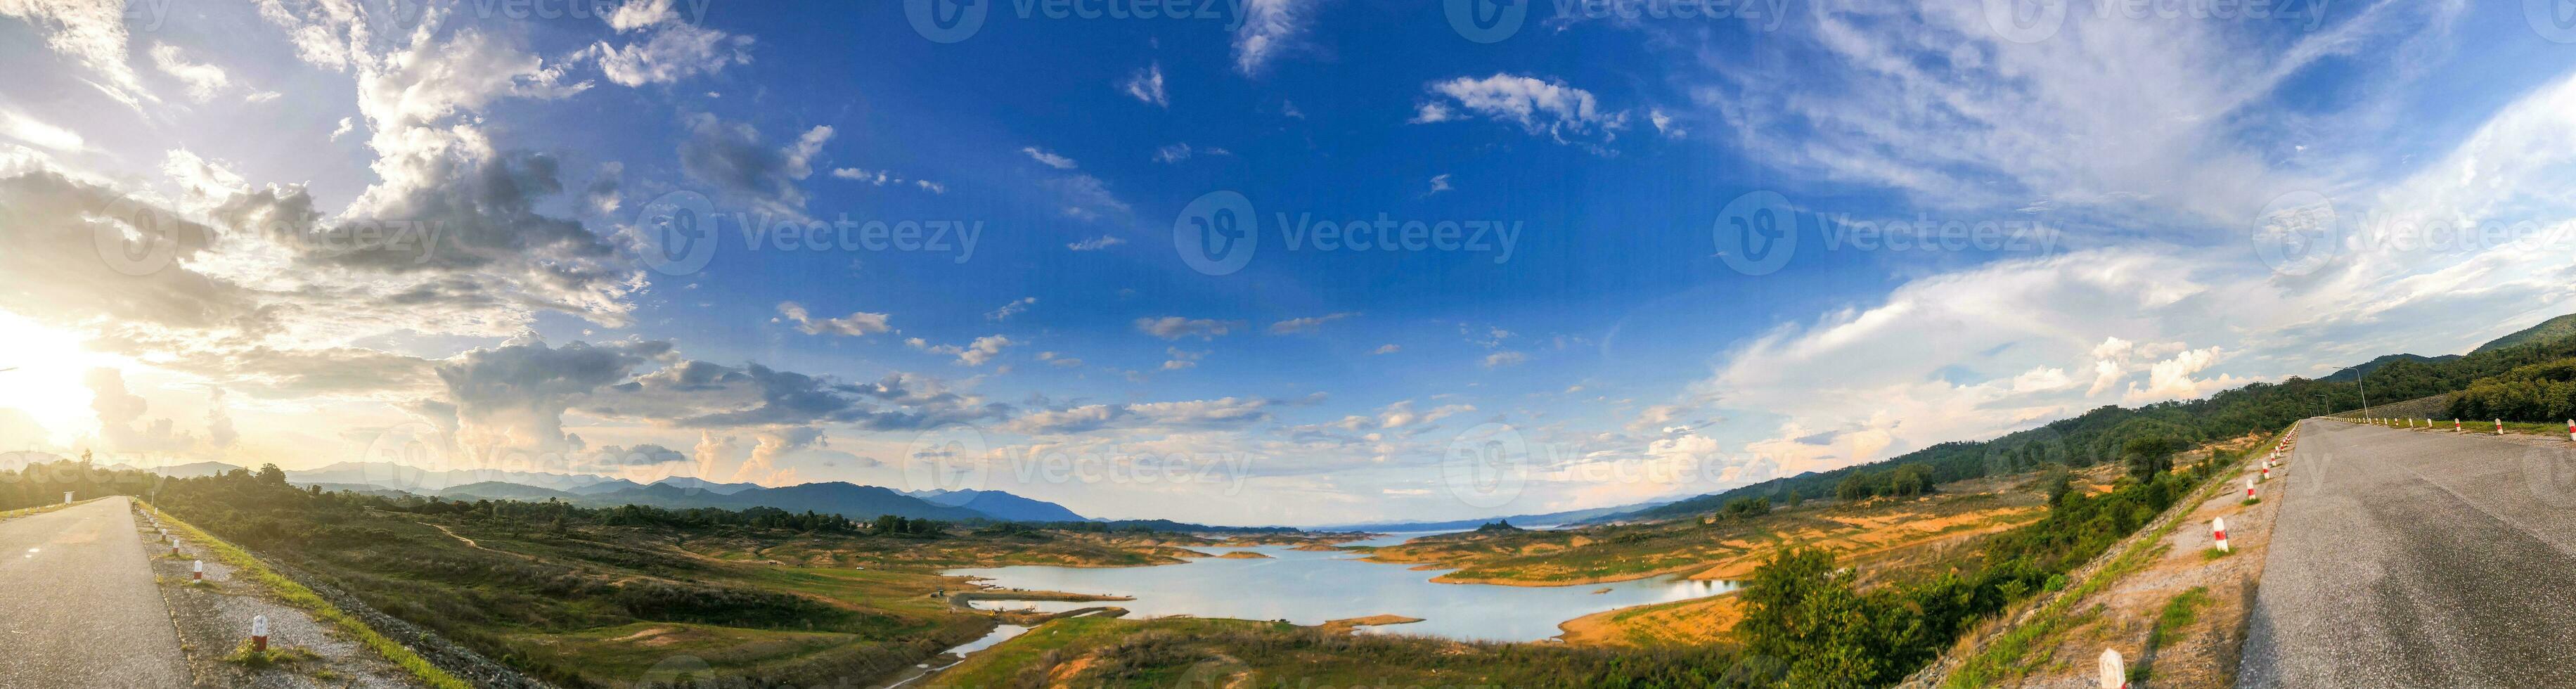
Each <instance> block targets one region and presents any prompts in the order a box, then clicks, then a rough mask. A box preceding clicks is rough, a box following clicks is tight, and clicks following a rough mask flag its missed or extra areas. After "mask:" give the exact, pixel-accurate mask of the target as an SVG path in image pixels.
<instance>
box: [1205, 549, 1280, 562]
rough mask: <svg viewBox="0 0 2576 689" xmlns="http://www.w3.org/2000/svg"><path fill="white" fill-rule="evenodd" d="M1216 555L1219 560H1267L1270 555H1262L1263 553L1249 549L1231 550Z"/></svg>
mask: <svg viewBox="0 0 2576 689" xmlns="http://www.w3.org/2000/svg"><path fill="white" fill-rule="evenodd" d="M1216 557H1217V559H1220V560H1267V559H1270V556H1268V555H1263V554H1260V553H1256V552H1252V551H1249V550H1237V551H1234V552H1231V553H1226V554H1224V555H1218V556H1216Z"/></svg>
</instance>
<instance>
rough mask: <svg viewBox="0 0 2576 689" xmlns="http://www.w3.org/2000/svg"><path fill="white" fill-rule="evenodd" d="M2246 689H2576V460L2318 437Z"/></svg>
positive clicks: (2289, 509)
mask: <svg viewBox="0 0 2576 689" xmlns="http://www.w3.org/2000/svg"><path fill="white" fill-rule="evenodd" d="M2291 461H2292V465H2291V466H2292V467H2293V468H2292V470H2291V471H2290V472H2289V473H2288V475H2287V476H2286V477H2285V478H2286V479H2287V482H2288V484H2289V486H2288V490H2287V492H2286V493H2276V494H2274V495H2272V496H2270V498H2269V499H2281V500H2284V502H2283V503H2282V504H2281V512H2280V517H2279V522H2278V523H2277V524H2276V525H2275V526H2274V527H2273V531H2272V542H2271V552H2270V554H2269V556H2268V557H2267V559H2265V560H2264V565H2263V580H2262V584H2261V586H2260V587H2259V588H2258V589H2257V591H2258V593H2256V594H2255V601H2254V610H2253V613H2252V620H2251V622H2250V624H2251V628H2250V629H2249V630H2248V632H2247V637H2246V641H2245V658H2244V663H2243V665H2242V666H2241V667H2240V668H2239V671H2238V675H2237V685H2238V686H2241V687H2576V450H2570V449H2566V448H2557V447H2531V446H2525V445H2517V444H2512V443H2507V442H2502V441H2497V440H2489V439H2483V438H2476V437H2459V436H2454V435H2451V434H2447V433H2416V432H2409V431H2401V430H2395V429H2387V428H2379V427H2373V426H2356V425H2352V424H2346V423H2340V422H2309V423H2308V424H2306V425H2305V426H2304V427H2303V428H2302V430H2301V432H2300V436H2299V447H2298V449H2297V450H2296V454H2295V455H2293V456H2292V460H2291Z"/></svg>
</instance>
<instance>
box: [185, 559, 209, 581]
mask: <svg viewBox="0 0 2576 689" xmlns="http://www.w3.org/2000/svg"><path fill="white" fill-rule="evenodd" d="M188 580H189V581H205V580H206V561H205V560H198V561H195V562H191V563H188Z"/></svg>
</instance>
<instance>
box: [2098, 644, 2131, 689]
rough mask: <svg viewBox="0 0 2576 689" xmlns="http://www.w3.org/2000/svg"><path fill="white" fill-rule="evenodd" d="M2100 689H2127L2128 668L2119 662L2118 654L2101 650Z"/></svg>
mask: <svg viewBox="0 0 2576 689" xmlns="http://www.w3.org/2000/svg"><path fill="white" fill-rule="evenodd" d="M2102 689H2129V668H2128V664H2127V663H2123V662H2120V652H2119V651H2116V650H2112V649H2107V648H2106V649H2102Z"/></svg>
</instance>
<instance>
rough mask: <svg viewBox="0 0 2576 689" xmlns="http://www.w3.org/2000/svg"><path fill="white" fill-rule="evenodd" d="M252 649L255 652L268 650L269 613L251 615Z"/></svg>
mask: <svg viewBox="0 0 2576 689" xmlns="http://www.w3.org/2000/svg"><path fill="white" fill-rule="evenodd" d="M250 650H251V652H253V653H267V652H268V616H267V615H252V616H251V617H250Z"/></svg>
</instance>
